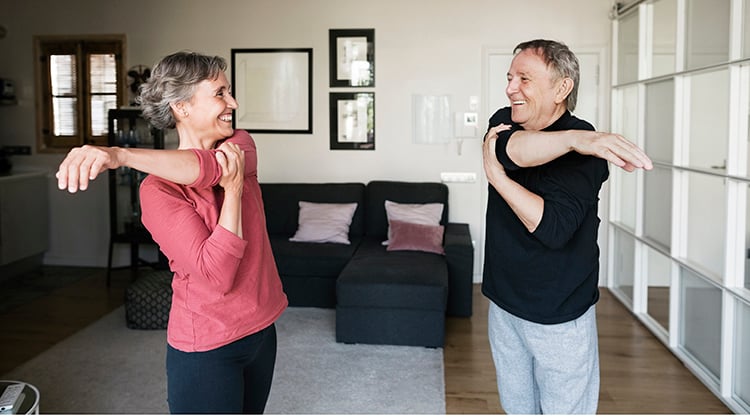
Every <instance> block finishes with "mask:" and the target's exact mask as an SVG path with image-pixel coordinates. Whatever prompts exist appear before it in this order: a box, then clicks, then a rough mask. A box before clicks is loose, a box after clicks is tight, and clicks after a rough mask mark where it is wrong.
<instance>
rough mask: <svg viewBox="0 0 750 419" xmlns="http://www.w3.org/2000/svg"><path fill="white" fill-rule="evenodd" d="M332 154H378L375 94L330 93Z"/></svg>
mask: <svg viewBox="0 0 750 419" xmlns="http://www.w3.org/2000/svg"><path fill="white" fill-rule="evenodd" d="M329 99H330V104H329V113H330V123H331V150H375V92H331V93H329Z"/></svg>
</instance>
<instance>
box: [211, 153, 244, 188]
mask: <svg viewBox="0 0 750 419" xmlns="http://www.w3.org/2000/svg"><path fill="white" fill-rule="evenodd" d="M218 150H219V152H218V153H216V161H218V162H219V166H220V167H221V180H220V181H219V185H220V186H221V187H222V188H224V190H225V191H226V192H238V193H240V194H242V186H243V184H244V181H245V178H244V175H245V152H244V151H242V149H240V146H238V145H237V144H234V143H230V142H227V141H224V142H223V143H222V144H221V145H220V146H219V148H218Z"/></svg>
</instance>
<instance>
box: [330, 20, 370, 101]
mask: <svg viewBox="0 0 750 419" xmlns="http://www.w3.org/2000/svg"><path fill="white" fill-rule="evenodd" d="M328 42H329V48H328V51H329V54H330V65H329V67H330V84H331V87H375V29H329V31H328ZM363 50H364V51H363Z"/></svg>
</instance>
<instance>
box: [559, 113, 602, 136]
mask: <svg viewBox="0 0 750 419" xmlns="http://www.w3.org/2000/svg"><path fill="white" fill-rule="evenodd" d="M560 119H561V121H562V122H563V123H564V124H565V125H566V128H563V129H579V130H585V131H596V129H595V128H594V125H592V124H591V123H590V122H588V121H586V120H584V119H581V118H579V117H577V116H576V115H573V114H572V113H570V112H566V113H565V115H563V117H562V118H560Z"/></svg>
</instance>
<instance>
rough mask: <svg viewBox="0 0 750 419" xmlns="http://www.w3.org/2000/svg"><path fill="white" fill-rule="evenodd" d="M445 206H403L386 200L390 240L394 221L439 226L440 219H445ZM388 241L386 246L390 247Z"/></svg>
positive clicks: (436, 203) (438, 203) (432, 204)
mask: <svg viewBox="0 0 750 419" xmlns="http://www.w3.org/2000/svg"><path fill="white" fill-rule="evenodd" d="M443 206H444V205H443V204H442V203H440V202H433V203H427V204H401V203H398V202H393V201H390V200H387V199H386V200H385V215H386V218H387V219H388V240H390V239H391V236H392V232H393V231H392V226H391V222H392V221H393V220H397V221H404V222H407V223H412V224H424V225H430V226H439V225H440V219H441V218H442V217H443ZM388 240H386V241H384V242H383V244H384V245H388Z"/></svg>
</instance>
